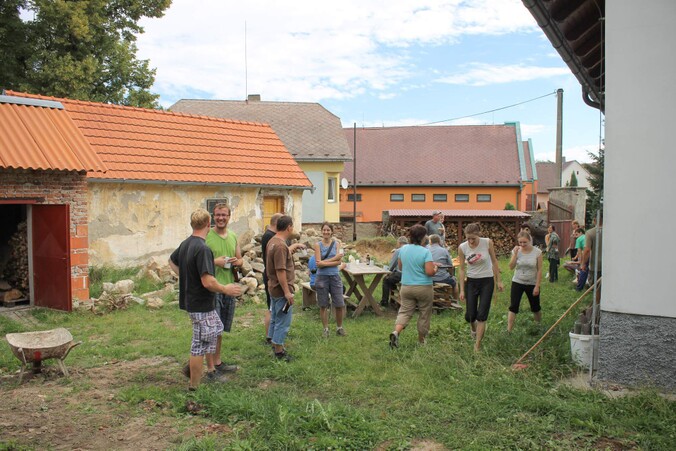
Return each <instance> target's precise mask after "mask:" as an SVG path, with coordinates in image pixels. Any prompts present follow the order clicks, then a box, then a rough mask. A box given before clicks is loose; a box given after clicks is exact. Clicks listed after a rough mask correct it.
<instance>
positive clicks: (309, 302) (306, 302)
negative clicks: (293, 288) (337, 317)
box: [300, 282, 357, 313]
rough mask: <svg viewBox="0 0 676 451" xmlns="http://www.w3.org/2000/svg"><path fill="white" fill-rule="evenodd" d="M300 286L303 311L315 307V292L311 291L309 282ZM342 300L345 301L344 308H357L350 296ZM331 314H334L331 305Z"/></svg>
mask: <svg viewBox="0 0 676 451" xmlns="http://www.w3.org/2000/svg"><path fill="white" fill-rule="evenodd" d="M300 286H301V289H302V290H303V310H305V309H309V308H311V307H314V306H316V305H317V292H316V291H315V290H313V289H312V287H311V286H310V282H302V283H301V284H300ZM343 300H344V301H345V306H346V307H347V306H350V307H352V308H357V304H356V303H355V302H354V301H353V300H352V299H351V298H350V296H343ZM331 313H335V312H334V307H333V305H331Z"/></svg>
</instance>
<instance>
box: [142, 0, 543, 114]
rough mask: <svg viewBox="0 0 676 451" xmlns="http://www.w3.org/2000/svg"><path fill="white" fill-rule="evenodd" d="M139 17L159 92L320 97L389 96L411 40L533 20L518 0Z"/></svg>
mask: <svg viewBox="0 0 676 451" xmlns="http://www.w3.org/2000/svg"><path fill="white" fill-rule="evenodd" d="M245 22H246V61H247V64H246V65H245V32H244V31H245ZM142 25H143V26H144V27H145V29H146V33H145V34H142V35H140V36H139V38H138V47H139V53H138V54H139V57H140V58H144V59H146V58H147V59H150V64H151V67H156V68H157V76H156V85H155V88H154V89H155V90H156V91H158V92H160V93H161V94H162V95H163V99H162V100H163V102H166V99H165V98H166V97H170V98H171V100H172V101H173V100H175V99H178V98H181V97H185V96H186V95H189V94H190V93H194V92H195V91H198V92H201V93H204V94H203V96H205V97H213V98H224V99H243V98H244V96H245V92H248V93H260V94H261V95H262V96H263V99H265V100H289V101H293V100H302V101H319V100H321V99H329V98H330V99H345V98H350V97H354V96H356V95H358V94H359V93H360V92H369V91H371V92H374V94H375V95H376V96H385V97H386V98H387V97H388V96H391V95H392V94H391V93H390V90H392V89H393V87H395V86H397V85H398V84H399V83H401V82H402V81H405V80H407V79H408V78H409V77H411V76H412V73H411V71H412V70H413V68H412V67H410V61H409V54H408V52H407V48H409V47H410V46H412V45H442V44H443V45H448V44H452V43H454V42H456V41H457V40H458V38H459V37H461V36H463V35H466V34H491V35H498V34H504V33H511V32H514V31H524V30H525V31H532V30H535V29H537V26H536V25H535V21H534V20H533V18H532V17H531V16H530V14H529V13H528V11H527V10H526V8H524V7H523V4H522V3H521V2H520V1H519V0H501V1H493V0H468V1H464V2H458V1H457V0H424V1H422V0H421V1H416V2H410V1H406V0H393V1H388V2H386V3H384V2H382V1H378V0H345V1H342V2H330V3H329V2H326V3H325V2H316V1H310V0H295V1H293V2H271V1H264V0H247V1H246V2H234V1H232V0H204V1H201V2H194V1H189V0H174V1H173V3H172V6H171V8H170V9H169V10H168V11H167V13H166V15H165V16H164V17H163V18H160V19H152V20H144V21H143V22H142ZM245 67H246V73H247V75H246V77H245ZM247 86H248V87H247Z"/></svg>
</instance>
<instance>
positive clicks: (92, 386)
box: [0, 358, 230, 450]
mask: <svg viewBox="0 0 676 451" xmlns="http://www.w3.org/2000/svg"><path fill="white" fill-rule="evenodd" d="M70 373H71V377H70V380H67V379H64V378H62V377H61V376H60V375H59V374H58V373H57V372H56V370H55V367H53V366H49V367H47V368H46V372H45V373H44V374H42V375H36V376H33V377H32V378H31V379H30V380H28V381H26V382H24V384H23V385H21V386H16V385H15V381H16V376H11V378H10V377H5V378H3V379H1V380H0V396H1V399H2V402H1V403H0V440H2V441H4V442H9V443H16V444H18V445H23V446H29V447H35V448H36V449H47V448H49V449H64V450H65V449H68V450H84V449H86V450H98V449H101V450H102V449H106V450H110V449H134V450H151V449H152V450H155V449H169V448H173V447H176V446H177V445H178V444H180V443H181V442H182V441H183V440H185V439H187V438H190V437H193V436H194V437H201V436H204V435H206V434H215V433H221V434H222V433H229V432H230V431H229V429H228V427H227V426H224V425H218V424H212V423H210V422H209V421H208V420H207V419H205V418H202V417H197V416H191V415H188V414H186V415H185V416H184V417H181V418H179V417H177V416H176V413H175V411H173V410H172V409H171V407H170V406H165V405H162V403H159V402H155V401H152V400H147V401H145V402H144V403H142V405H140V406H138V408H137V409H134V406H130V405H129V404H127V403H125V402H124V401H122V400H121V399H120V392H121V390H122V389H124V388H127V387H129V385H130V383H138V381H139V380H144V381H147V382H148V383H150V384H153V385H155V386H167V387H169V386H174V387H175V386H176V385H177V384H183V383H185V380H184V379H181V378H182V376H181V375H180V372H179V364H178V363H176V362H175V361H173V360H171V359H166V358H152V359H139V360H134V361H131V362H116V363H112V364H108V365H105V366H102V367H98V368H92V369H86V370H85V369H77V368H71V369H70Z"/></svg>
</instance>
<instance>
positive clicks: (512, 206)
mask: <svg viewBox="0 0 676 451" xmlns="http://www.w3.org/2000/svg"><path fill="white" fill-rule="evenodd" d="M505 210H516V207H515V206H514V205H513V204H512V203H511V202H507V203H505Z"/></svg>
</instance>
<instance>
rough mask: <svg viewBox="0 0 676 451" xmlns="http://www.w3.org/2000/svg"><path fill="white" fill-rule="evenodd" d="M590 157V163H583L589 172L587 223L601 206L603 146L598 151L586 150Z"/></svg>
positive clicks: (603, 162)
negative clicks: (595, 152)
mask: <svg viewBox="0 0 676 451" xmlns="http://www.w3.org/2000/svg"><path fill="white" fill-rule="evenodd" d="M587 154H588V155H589V157H590V158H591V160H592V162H591V163H584V164H583V166H584V168H585V169H586V170H587V172H589V177H588V178H587V180H588V181H589V188H588V189H587V205H586V208H587V214H586V222H587V225H589V224H591V223H592V219H593V218H595V217H596V211H597V210H600V209H601V208H603V166H604V164H605V148H604V147H601V148H600V149H599V153H598V155H597V154H594V153H591V152H587Z"/></svg>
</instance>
